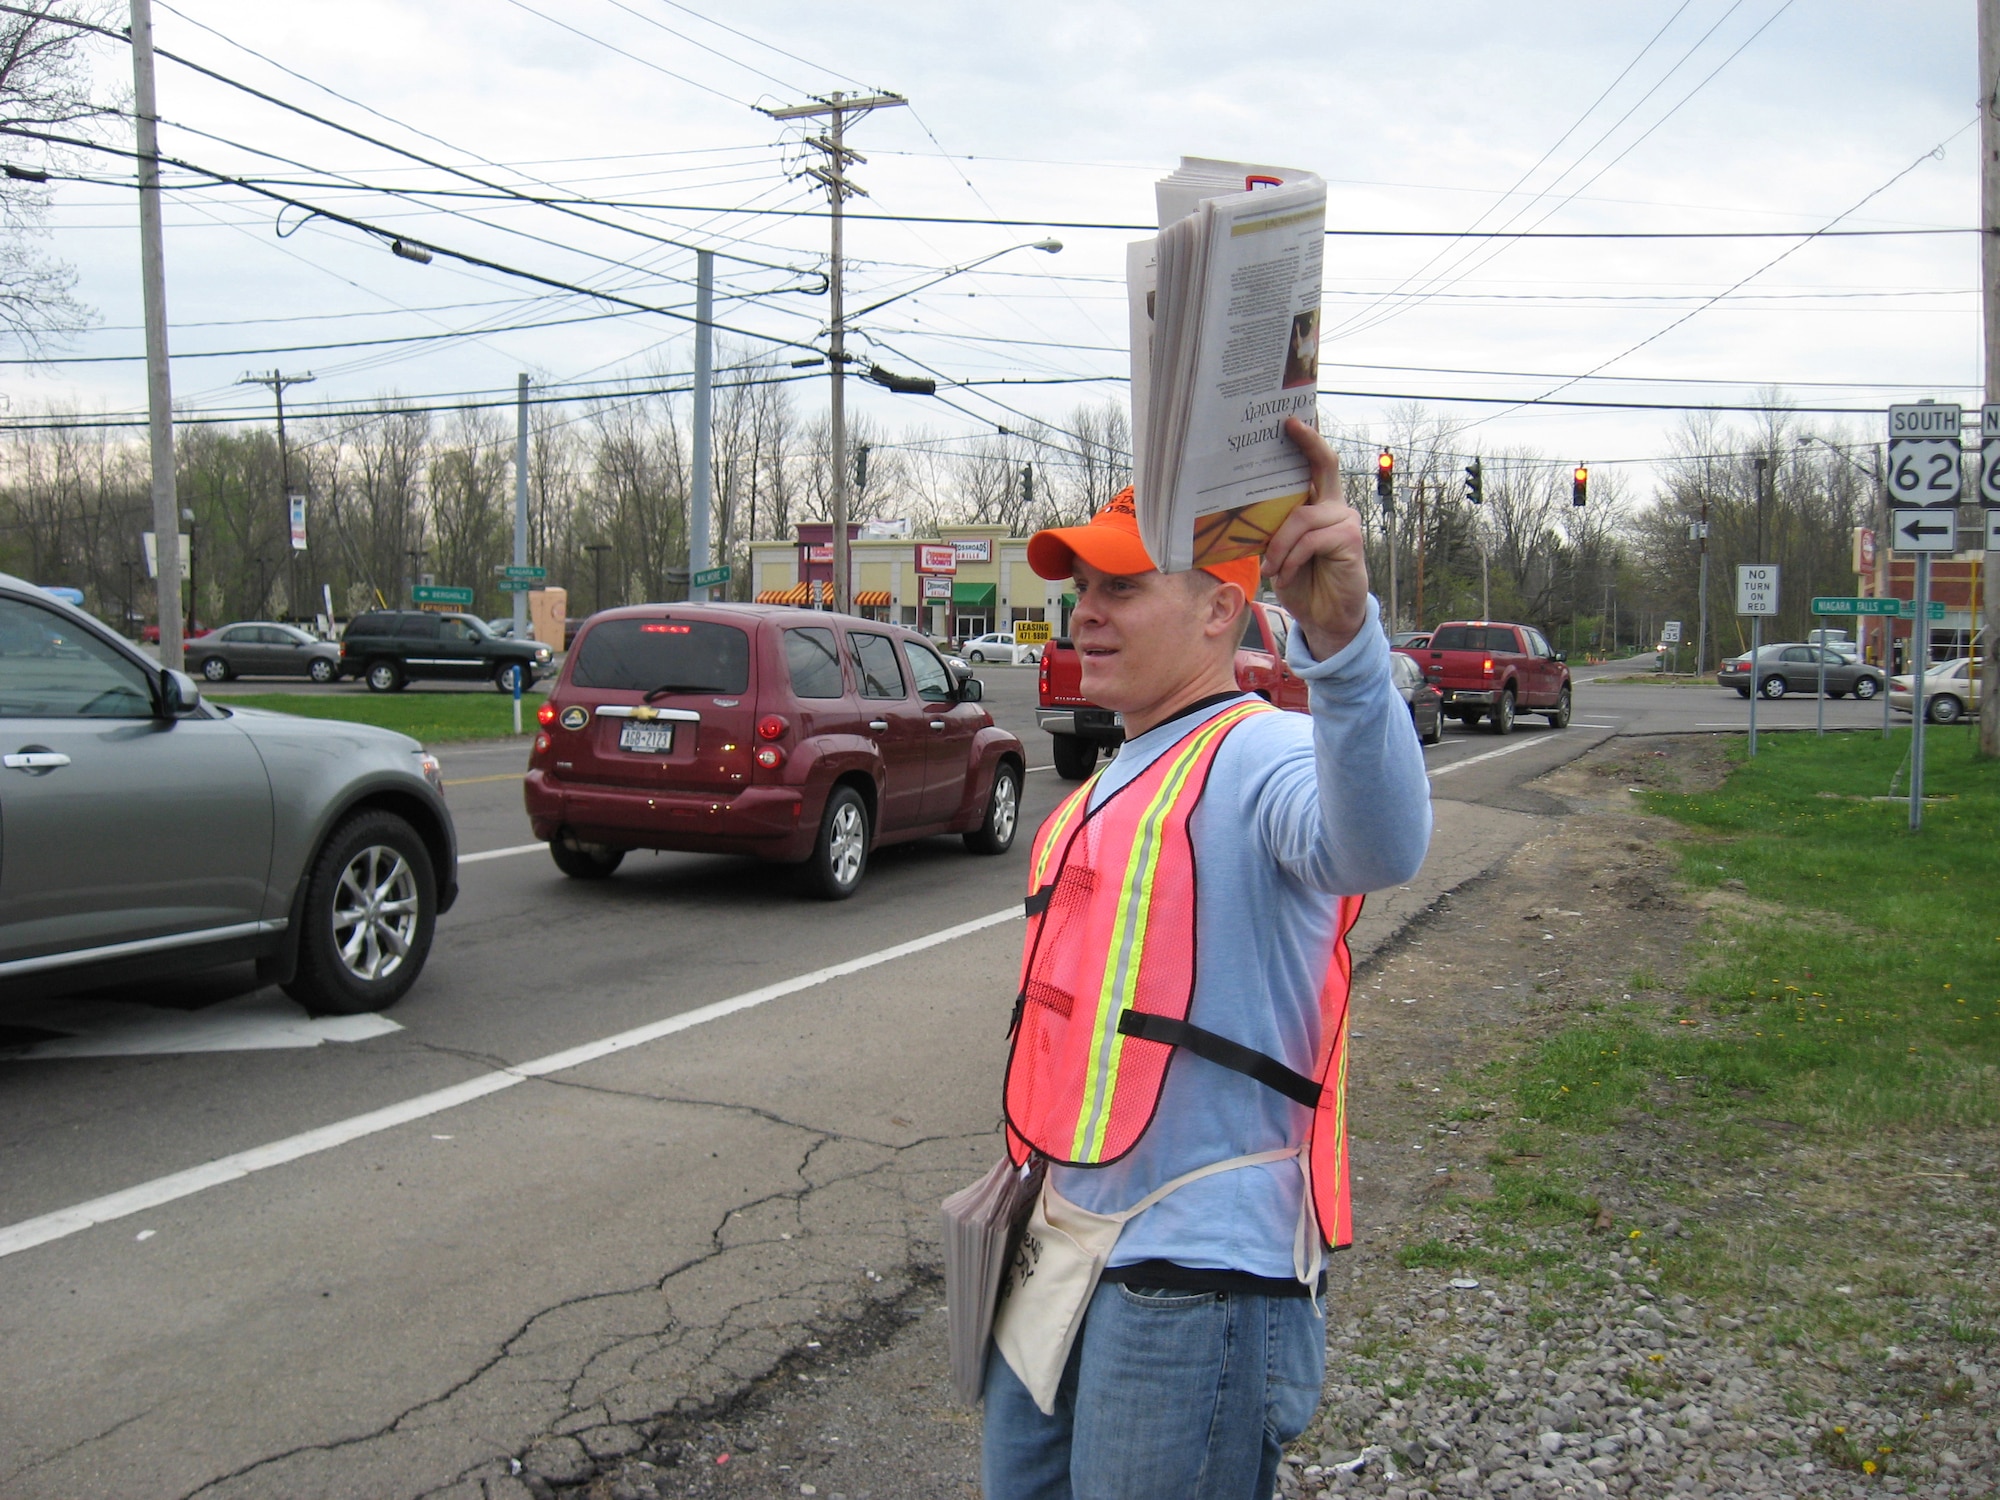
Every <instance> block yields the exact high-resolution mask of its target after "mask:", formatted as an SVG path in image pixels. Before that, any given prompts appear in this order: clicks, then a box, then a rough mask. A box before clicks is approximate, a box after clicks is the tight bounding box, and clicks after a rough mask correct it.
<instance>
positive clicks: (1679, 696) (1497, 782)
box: [0, 667, 1881, 1497]
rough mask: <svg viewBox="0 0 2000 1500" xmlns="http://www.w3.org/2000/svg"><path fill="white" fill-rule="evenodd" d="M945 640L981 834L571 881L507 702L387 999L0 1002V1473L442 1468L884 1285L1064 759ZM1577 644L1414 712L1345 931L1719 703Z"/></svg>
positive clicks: (562, 1428) (492, 1468)
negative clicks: (1515, 680) (1403, 784)
mask: <svg viewBox="0 0 2000 1500" xmlns="http://www.w3.org/2000/svg"><path fill="white" fill-rule="evenodd" d="M1622 670H1630V668H1629V667H1627V668H1623V669H1622ZM981 675H982V676H983V677H984V679H985V680H986V682H987V684H988V688H989V697H988V700H987V701H988V704H989V706H990V707H991V708H992V710H993V712H994V714H995V716H996V718H998V719H999V720H1000V721H1001V722H1002V723H1003V724H1006V725H1008V726H1009V727H1011V728H1013V729H1015V730H1016V732H1018V733H1020V734H1021V736H1022V738H1023V740H1024V741H1025V742H1026V743H1027V744H1028V747H1029V764H1030V767H1031V774H1030V775H1029V777H1028V788H1027V791H1026V796H1025V806H1024V809H1023V811H1024V815H1025V817H1024V823H1025V827H1024V836H1023V838H1022V839H1021V840H1019V841H1018V842H1017V844H1016V847H1015V849H1014V851H1013V852H1012V853H1010V854H1008V855H1006V856H1003V857H1000V858H981V857H978V856H974V855H972V854H970V853H968V852H967V851H966V850H965V849H964V848H963V847H962V846H961V844H960V842H959V840H957V839H955V838H952V839H934V840H931V841H928V842H926V843H924V844H921V845H918V846H914V847H903V848H898V849H893V850H889V851H885V852H884V853H882V854H881V855H880V856H879V857H878V858H877V859H876V860H875V861H874V863H873V866H872V868H871V869H870V871H869V873H868V876H867V879H866V882H865V884H864V886H863V888H862V890H861V892H860V893H859V894H858V895H857V896H856V897H855V898H854V899H852V900H850V901H847V902H844V903H840V904H837V905H828V904H824V903H819V902H814V901H810V900H806V899H804V898H802V897H801V896H800V895H798V894H797V893H796V892H795V890H794V889H793V885H792V882H791V879H790V877H789V874H788V872H786V871H783V870H777V869H771V868H767V867H763V866H758V865H754V864H750V863H746V862H742V861H736V860H730V859H722V858H715V857H707V856H691V855H635V856H632V857H630V858H628V860H627V861H626V863H625V865H624V867H623V869H621V871H620V872H619V874H618V875H617V876H616V877H615V878H614V879H612V880H610V881H608V882H604V883H601V884H583V883H579V882H573V881H569V880H566V879H565V878H564V877H562V876H561V875H560V874H559V873H557V871H556V870H555V868H554V866H553V865H552V864H551V863H550V861H549V859H548V858H547V855H546V853H544V852H542V851H541V850H540V848H539V847H538V846H531V845H530V838H529V835H528V830H527V826H526V821H525V819H524V817H523V815H522V811H521V802H520V791H519V780H520V773H521V767H522V763H523V759H524V751H523V748H522V746H521V745H520V744H519V743H518V742H516V743H509V744H480V745H467V746H459V747H445V748H444V749H443V751H442V752H441V754H442V759H443V761H444V765H445V774H446V778H447V787H448V793H447V795H448V796H449V798H450V800H451V803H452V806H453V809H454V813H455V816H456V818H457V820H458V828H459V836H460V844H461V848H462V850H463V851H464V854H465V855H466V856H467V859H466V863H465V865H464V867H463V871H462V881H463V895H462V896H461V898H460V902H459V905H458V906H457V908H456V909H455V910H454V911H453V912H452V913H451V914H450V915H449V916H448V917H446V918H445V919H444V920H443V921H442V922H441V923H440V924H439V928H438V935H437V942H436V947H435V949H434V951H433V954H432V957H431V960H430V965H429V968H428V969H427V971H426V973H425V975H424V978H423V979H422V980H421V981H420V983H419V984H418V986H417V987H416V989H415V990H414V991H413V992H412V993H411V995H410V996H409V997H408V998H407V999H406V1000H405V1001H404V1002H403V1003H402V1004H401V1005H400V1006H398V1007H397V1008H396V1009H395V1010H394V1011H393V1012H391V1013H390V1014H389V1015H388V1016H386V1017H382V1018H358V1019H354V1018H350V1019H344V1020H338V1021H331V1022H312V1021H308V1020H307V1019H306V1018H305V1017H304V1016H303V1015H302V1014H301V1013H300V1012H299V1011H298V1010H297V1009H296V1008H295V1007H293V1006H292V1005H291V1004H290V1003H289V1002H288V1001H286V1000H285V999H284V998H283V996H282V995H280V994H278V993H277V992H275V991H269V990H259V989H257V988H256V987H255V985H254V981H253V980H252V977H251V975H250V973H249V971H248V969H247V968H246V969H243V970H240V971H229V972H225V973H222V974H218V975H215V976H210V977H206V978H203V979H200V980H193V981H186V982H179V983H175V984H172V985H153V986H133V987H126V988H122V989H118V990H106V991H99V992H96V993H93V994H90V995H83V996H71V997H67V998H64V999H59V1000H53V1001H48V1002H45V1003H40V1004H37V1005H35V1006H33V1007H31V1008H27V1007H15V1008H11V1009H9V1010H7V1011H5V1012H0V1044H4V1045H6V1046H8V1047H9V1048H10V1049H11V1050H10V1051H8V1052H7V1053H5V1054H4V1059H0V1357H4V1359H5V1362H6V1365H7V1368H8V1369H9V1370H10V1372H11V1376H10V1378H9V1379H8V1380H7V1381H6V1382H5V1385H4V1389H0V1494H5V1495H8V1496H10V1497H32V1496H75V1495H82V1494H103V1493H112V1492H116V1493H119V1494H122V1495H133V1496H151V1495H161V1496H179V1495H192V1494H214V1495H225V1494H226V1495H267V1494H268V1495H284V1496H308V1495H319V1494H325V1495H368V1496H378V1495H379V1496H391V1495H418V1494H431V1493H450V1494H453V1495H458V1494H464V1495H467V1496H472V1495H478V1494H482V1493H485V1491H484V1490H482V1488H481V1484H482V1483H483V1482H485V1481H486V1480H491V1481H492V1483H494V1484H496V1485H498V1484H500V1482H501V1481H500V1478H498V1477H496V1476H504V1475H505V1474H506V1472H507V1464H506V1461H505V1460H506V1457H507V1456H508V1455H513V1454H519V1453H521V1452H523V1451H525V1450H526V1449H528V1448H529V1447H530V1445H532V1444H534V1443H536V1442H537V1441H538V1440H544V1439H546V1438H547V1437H548V1435H549V1434H551V1433H565V1432H567V1433H574V1434H576V1435H577V1437H576V1439H575V1440H576V1441H579V1442H581V1443H582V1444H584V1445H585V1446H586V1447H590V1448H591V1449H592V1450H593V1451H598V1450H603V1451H612V1450H615V1449H616V1447H617V1446H618V1445H619V1444H620V1443H622V1442H626V1441H627V1439H628V1437H629V1433H630V1429H629V1427H627V1426H626V1425H625V1424H627V1423H628V1422H631V1421H635V1420H639V1419H642V1418H644V1417H647V1416H650V1415H652V1414H653V1413H656V1412H659V1411H662V1410H670V1409H673V1408H674V1407H675V1406H676V1404H685V1403H695V1404H699V1403H701V1402H703V1401H708V1400H712V1399H715V1398H717V1397H719V1396H722V1395H725V1394H726V1393H727V1392H729V1391H730V1390H732V1389H734V1388H736V1387H737V1386H738V1385H740V1384H741V1383H742V1382H743V1381H744V1380H746V1379H748V1378H751V1377H754V1376H755V1375H758V1374H760V1373H762V1372H763V1371H764V1370H766V1369H768V1368H769V1367H770V1366H771V1364H772V1362H773V1361H774V1360H776V1359H777V1358H779V1357H780V1356H781V1355H782V1354H783V1353H784V1352H785V1351H786V1350H788V1349H790V1348H793V1347H795V1346H797V1345H798V1344H799V1343H801V1342H803V1340H804V1339H805V1338H806V1337H808V1336H809V1331H810V1330H811V1329H813V1328H814V1327H819V1326H825V1324H826V1322H827V1320H829V1319H836V1318H839V1317H843V1316H846V1315H848V1314H850V1313H852V1312H854V1311H855V1310H857V1309H859V1308H861V1307H863V1306H865V1305H866V1304H867V1303H868V1302H869V1301H870V1300H871V1299H875V1298H880V1297H884V1296H889V1295H892V1294H894V1293H895V1292H896V1291H898V1290H899V1289H900V1288H901V1287H902V1286H903V1285H905V1284H906V1281H907V1268H908V1267H909V1265H910V1264H911V1263H912V1261H913V1260H921V1259H925V1258H927V1257H928V1256H929V1255H930V1253H931V1252H930V1250H929V1248H928V1244H927V1236H928V1235H929V1234H930V1233H931V1232H932V1231H931V1230H930V1228H929V1226H930V1224H931V1223H932V1221H933V1219H934V1214H935V1203H936V1201H937V1199H938V1198H939V1197H941V1196H943V1194H944V1193H945V1192H948V1191H950V1190H951V1189H953V1188H955V1187H956V1186H959V1185H961V1184H962V1183H963V1182H964V1181H966V1180H969V1179H970V1178H971V1177H972V1176H973V1175H976V1173H977V1172H978V1171H980V1170H982V1169H983V1168H984V1166H985V1165H986V1164H987V1163H988V1162H989V1161H990V1160H991V1156H992V1152H993V1149H994V1144H995V1137H994V1134H993V1131H994V1127H995V1124H996V1121H997V1089H998V1078H999V1070H1000V1068H1001V1065H1002V1061H1003V1049H1004V1037H1003V1031H1004V1028H1005V1024H1006V1018H1007V1015H1008V1012H1009V1007H1010V1004H1011V998H1012V994H1013V969H1014V964H1015V962H1016V956H1017V953H1018V943H1019V928H1018V927H1017V926H1016V925H1015V923H1016V922H1017V920H1018V912H1019V901H1020V895H1021V889H1022V885H1023V882H1024V879H1025V876H1024V866H1025V859H1026V850H1027V838H1026V837H1025V829H1027V828H1032V827H1033V826H1034V825H1035V823H1036V822H1037V821H1039V819H1040V818H1041V817H1042V816H1043V815H1045V814H1046V812H1047V811H1048V810H1049V809H1050V808H1051V807H1052V806H1053V805H1054V802H1055V800H1056V799H1057V797H1058V796H1059V795H1060V793H1061V791H1062V789H1063V787H1064V785H1065V784H1064V783H1062V782H1059V781H1058V780H1057V779H1056V777H1055V776H1054V774H1053V772H1052V771H1051V770H1049V769H1048V768H1047V754H1046V742H1045V739H1044V737H1042V736H1040V735H1039V734H1038V733H1037V731H1036V730H1035V729H1034V726H1033V693H1034V673H1033V670H1032V669H1030V668H1003V667H988V668H986V669H984V670H983V671H982V673H981ZM1602 675H1610V672H1609V671H1608V670H1607V671H1599V672H1589V671H1584V672H1579V674H1578V677H1579V683H1578V690H1577V694H1576V712H1575V716H1574V721H1573V723H1572V726H1571V727H1570V728H1569V729H1568V730H1565V731H1554V730H1550V729H1547V728H1545V727H1543V726H1542V724H1541V722H1540V721H1539V720H1534V719H1523V720H1522V721H1521V724H1520V726H1519V727H1518V728H1517V730H1516V732H1515V733H1514V734H1513V735H1512V736H1511V737H1508V738H1505V739H1501V738H1498V737H1495V736H1492V735H1490V734H1487V733H1484V732H1481V731H1474V732H1466V731H1464V730H1463V729H1461V728H1460V727H1459V726H1457V725H1448V726H1447V733H1446V737H1445V741H1444V743H1443V744H1441V745H1439V746H1436V747H1433V748H1432V749H1430V750H1429V751H1427V752H1426V758H1427V761H1428V763H1429V765H1430V768H1431V773H1432V777H1433V783H1432V784H1433V795H1434V797H1435V798H1436V807H1437V820H1438V821H1437V834H1436V837H1435V838H1434V840H1433V846H1432V853H1431V857H1430V860H1429V862H1428V863H1427V865H1426V867H1425V869H1424V871H1423V872H1422V874H1421V875H1420V876H1419V877H1418V879H1417V880H1415V881H1413V882H1412V883H1411V885H1410V886H1408V887H1405V888H1403V889H1401V890H1398V891H1390V892H1385V893H1382V894H1381V895H1379V896H1377V897H1375V898H1373V899H1371V901H1370V903H1369V907H1368V912H1367V915H1366V916H1365V917H1364V918H1363V924H1362V927H1361V928H1360V929H1358V931H1357V937H1356V946H1357V949H1358V950H1359V956H1360V957H1363V958H1365V956H1366V954H1367V953H1368V952H1369V951H1371V950H1372V949H1373V948H1374V947H1376V946H1378V945H1379V944H1380V943H1381V942H1382V941H1384V939H1385V938H1387V937H1388V936H1390V935H1391V934H1392V933H1393V932H1394V931H1395V930H1396V928H1397V927H1398V925H1399V924H1400V923H1401V922H1403V921H1406V920H1407V919H1408V918H1409V917H1410V916H1412V915H1414V914H1415V913H1416V912H1418V911H1420V910H1422V909H1423V908H1424V907H1426V906H1428V905H1429V904H1430V903H1431V902H1432V901H1433V900H1435V898H1436V896H1437V895H1438V893H1439V892H1441V891H1443V890H1445V889H1449V888H1451V887H1452V886H1455V885H1458V884H1461V883H1462V882H1463V881H1465V880H1467V879H1470V878H1472V877H1473V876H1475V875H1477V874H1478V873H1480V872H1481V871H1482V870H1484V869H1486V868H1488V867H1490V866H1491V865H1492V864H1493V863H1495V862H1497V860H1498V859H1499V858H1501V857H1503V856H1504V855H1505V854H1506V853H1508V852H1510V851H1511V850H1512V849H1513V848H1514V847H1516V846H1517V845H1518V844H1519V842H1520V841H1521V840H1523V839H1525V838H1527V837H1529V836H1531V834H1532V831H1533V829H1534V828H1535V826H1536V825H1537V824H1538V823H1539V822H1540V821H1541V820H1543V819H1545V818H1548V817H1550V816H1560V815H1562V814H1563V812H1564V811H1565V810H1564V808H1563V805H1562V804H1561V803H1559V802H1556V801H1555V799H1553V798H1551V797H1548V796H1547V795H1545V794H1543V793H1540V792H1538V791H1536V790H1535V789H1534V788H1533V787H1532V786H1530V785H1528V783H1529V782H1531V781H1532V780H1533V778H1535V777H1536V776H1538V775H1539V774H1541V773H1542V772H1544V771H1546V770H1548V769H1550V768H1551V767H1553V766H1554V765H1557V764H1559V763H1561V762H1562V761H1564V760H1567V759H1569V758H1572V757H1574V756H1576V755H1578V754H1581V753H1582V752H1583V751H1584V750H1585V749H1586V748H1588V747H1589V746H1590V745H1592V744H1594V743H1596V742H1598V741H1600V740H1602V739H1603V738H1605V737H1606V736H1608V735H1611V734H1616V733H1624V734H1653V733H1668V732H1681V731H1686V730H1691V729H1718V730H1719V729H1723V728H1733V727H1736V726H1739V725H1742V724H1745V723H1747V719H1748V705H1747V704H1746V703H1744V702H1743V701H1742V700H1739V699H1737V698H1736V697H1735V695H1734V694H1733V693H1729V692H1726V691H1724V690H1721V689H1701V688H1671V687H1655V686H1616V685H1598V684H1596V683H1594V682H1592V681H1591V680H1590V679H1591V677H1592V676H1602ZM1827 709H1828V713H1827V722H1828V724H1829V726H1830V727H1872V726H1874V725H1878V724H1879V723H1880V717H1881V711H1880V708H1879V706H1878V705H1874V704H1869V705H1861V704H1855V703H1851V702H1832V703H1829V704H1828V705H1827ZM1813 711H1814V704H1813V703H1812V701H1811V700H1809V699H1807V700H1794V699H1788V700H1784V701H1781V702H1779V703H1776V704H1761V705H1760V706H1759V723H1760V727H1767V728H1771V729H1779V728H1785V727H1794V728H1796V727H1809V726H1810V725H1811V724H1812V722H1813ZM524 846H529V847H524ZM620 1434H625V1435H626V1436H621V1435H620ZM564 1441H568V1440H567V1439H565V1440H564ZM495 1492H498V1491H495Z"/></svg>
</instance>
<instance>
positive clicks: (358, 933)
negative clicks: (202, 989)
mask: <svg viewBox="0 0 2000 1500" xmlns="http://www.w3.org/2000/svg"><path fill="white" fill-rule="evenodd" d="M457 894H458V844H457V836H456V834H455V833H454V831H453V829H452V822H451V814H450V813H449V812H448V811H447V810H446V808H445V803H444V792H443V783H442V778H441V776H440V774H439V770H438V764H437V761H436V759H435V758H433V757H432V756H430V755H428V754H426V753H425V751H424V748H423V746H422V745H420V744H418V743H417V742H416V741H415V740H412V739H410V738H408V737H407V736H405V735H400V734H396V733H394V732H392V731H390V730H386V729H378V728H375V727H373V726H371V725H365V724H349V723H343V722H339V721H336V720H329V719H301V718H293V717H291V716H290V715H287V714H272V713H261V712H258V711H255V710H252V709H247V708H245V709H234V710H232V709H227V708H223V707H220V706H218V705H215V704H210V703H204V702H203V701H202V697H201V693H200V691H199V690H198V689H197V688H196V687H195V684H194V679H193V678H191V677H188V676H186V675H185V674H184V673H180V672H174V671H168V670H166V669H164V668H162V667H159V666H157V665H155V664H154V663H153V662H151V661H148V660H147V659H146V658H145V657H144V656H142V655H141V654H139V652H138V651H136V650H135V649H134V648H133V647H131V646H129V645H127V644H126V643H125V642H124V641H121V640H119V639H118V638H117V637H116V636H114V635H113V634H112V633H111V632H110V631H109V630H107V629H105V628H104V627H103V626H102V625H100V624H99V623H98V622H97V621H96V620H94V619H92V618H91V617H90V616H89V615H87V614H85V613H84V612H83V611H82V610H79V609H75V608H72V607H71V606H70V605H68V604H65V603H63V602H62V601H61V600H59V599H57V598H55V597H54V596H53V595H51V594H48V593H45V592H44V591H43V590H41V589H38V588H36V587H35V586H34V585H32V584H28V583H24V582H22V581H21V580H20V579H18V578H12V577H9V576H8V575H6V574H4V573H0V994H4V995H7V996H10V997H23V998H25V997H26V996H27V995H29V994H31V993H48V992H54V991H64V990H72V989H78V988H82V987H84V986H86V985H97V984H106V983H117V982H120V981H123V980H128V979H134V978H140V977H149V978H150V977H154V976H158V975H160V974H162V973H165V972H168V971H179V970H189V969H201V968H208V967H211V966H213V965H216V964H223V963H239V962H242V961H244V960H246V959H254V960H255V961H256V963H257V972H258V978H259V979H260V980H262V981H263V982H265V983H274V984H280V985H282V986H284V988H285V990H286V991H287V992H288V993H289V994H290V995H291V996H292V998H293V999H295V1000H297V1001H298V1002H299V1003H300V1004H302V1005H304V1006H305V1007H306V1008H307V1009H308V1010H311V1011H315V1012H322V1013H325V1012H333V1013H339V1014H352V1013H355V1012H360V1011H369V1010H380V1009H381V1008H383V1007H384V1006H387V1005H392V1004H394V1003H395V1002H396V1001H397V1000H399V999H401V998H402V996H403V994H404V992H405V991H407V990H408V989H409V987H410V986H411V985H412V984H413V983H415V982H416V979H417V976H418V974H419V973H420V972H421V971H422V969H423V966H424V959H425V958H426V957H427V956H428V954H429V952H430V946H431V933H432V929H433V926H434V924H435V922H436V920H437V917H438V915H439V914H440V913H441V912H445V911H448V910H450V908H451V904H452V901H453V899H454V898H455V897H456V896H457Z"/></svg>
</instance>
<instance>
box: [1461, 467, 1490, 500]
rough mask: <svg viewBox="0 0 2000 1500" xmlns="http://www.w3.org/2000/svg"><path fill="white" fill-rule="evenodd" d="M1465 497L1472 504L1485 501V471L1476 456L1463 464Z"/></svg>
mask: <svg viewBox="0 0 2000 1500" xmlns="http://www.w3.org/2000/svg"><path fill="white" fill-rule="evenodd" d="M1465 498H1466V499H1468V500H1470V501H1471V502H1472V503H1473V504H1474V505H1484V504H1485V503H1486V473H1485V471H1484V470H1483V469H1481V468H1480V466H1479V460H1478V459H1476V458H1475V459H1474V460H1473V461H1472V462H1471V463H1469V464H1467V465H1466V466H1465Z"/></svg>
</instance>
